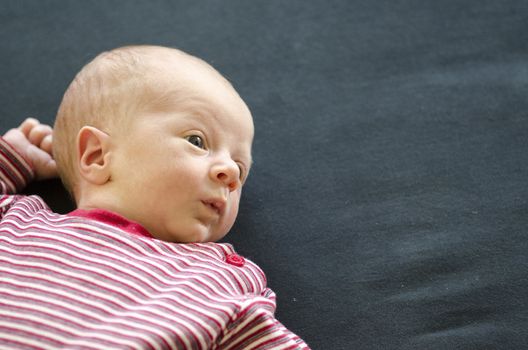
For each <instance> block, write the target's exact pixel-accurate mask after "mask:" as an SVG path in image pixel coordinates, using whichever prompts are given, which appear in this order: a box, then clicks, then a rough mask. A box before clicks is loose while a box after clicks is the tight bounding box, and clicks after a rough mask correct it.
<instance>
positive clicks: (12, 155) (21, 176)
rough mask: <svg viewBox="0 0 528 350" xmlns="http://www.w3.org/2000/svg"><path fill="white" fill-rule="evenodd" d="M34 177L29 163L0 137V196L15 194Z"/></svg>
mask: <svg viewBox="0 0 528 350" xmlns="http://www.w3.org/2000/svg"><path fill="white" fill-rule="evenodd" d="M34 177H35V174H34V171H33V168H32V167H31V164H30V163H29V161H28V160H26V159H25V158H24V157H23V156H22V155H21V154H19V153H18V152H17V151H15V149H14V148H13V147H12V146H11V145H10V144H9V143H7V142H6V141H5V140H4V139H3V138H2V137H0V194H14V193H17V192H19V191H21V190H23V189H24V188H25V187H26V185H27V184H28V183H29V182H31V181H32V180H33V178H34Z"/></svg>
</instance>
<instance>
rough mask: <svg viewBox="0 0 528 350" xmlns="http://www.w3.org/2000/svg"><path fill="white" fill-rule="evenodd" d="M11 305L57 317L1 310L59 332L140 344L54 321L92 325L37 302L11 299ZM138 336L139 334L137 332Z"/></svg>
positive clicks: (129, 344)
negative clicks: (61, 319)
mask: <svg viewBox="0 0 528 350" xmlns="http://www.w3.org/2000/svg"><path fill="white" fill-rule="evenodd" d="M9 305H10V306H14V307H21V308H29V309H31V310H35V311H40V312H42V313H44V314H46V315H53V316H55V317H54V318H43V317H40V316H37V315H32V314H28V313H25V312H23V313H21V312H16V311H9V310H3V311H1V314H2V315H7V316H11V317H15V318H17V319H20V320H27V321H32V322H36V323H41V324H45V325H46V326H48V327H52V328H55V329H56V330H57V331H59V332H68V333H72V334H74V335H75V336H77V337H78V336H81V335H82V336H83V337H93V338H95V339H99V340H103V341H107V342H110V343H116V344H121V345H128V346H131V347H136V348H138V344H137V343H136V342H130V341H128V340H127V338H123V337H117V336H115V337H113V336H109V335H106V334H104V333H99V332H94V331H88V330H85V329H79V328H74V327H70V326H68V325H67V324H66V323H62V322H61V323H59V322H55V321H53V319H55V318H64V319H65V320H69V321H71V322H75V323H78V324H81V325H83V326H85V327H92V326H91V325H89V324H88V323H86V322H79V321H80V320H76V318H74V317H70V316H67V315H65V314H64V313H62V312H57V311H56V310H50V309H47V308H43V307H40V306H39V305H35V304H30V303H24V302H17V301H13V300H10V301H9ZM19 325H20V323H17V325H16V327H17V328H18V327H19ZM94 328H96V329H97V327H94ZM39 332H42V330H41V329H39ZM50 334H51V333H50ZM53 334H54V336H56V337H61V336H60V335H58V334H57V333H53ZM136 336H139V334H136ZM50 338H53V337H50ZM138 349H139V348H138Z"/></svg>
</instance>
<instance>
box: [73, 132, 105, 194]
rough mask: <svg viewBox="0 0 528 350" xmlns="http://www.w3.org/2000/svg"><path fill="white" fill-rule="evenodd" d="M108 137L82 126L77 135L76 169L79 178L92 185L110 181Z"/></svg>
mask: <svg viewBox="0 0 528 350" xmlns="http://www.w3.org/2000/svg"><path fill="white" fill-rule="evenodd" d="M109 149H110V136H109V135H108V134H107V133H105V132H103V131H101V130H99V129H97V128H94V127H92V126H84V127H82V128H81V130H80V131H79V133H78V134H77V156H78V158H77V159H78V160H79V161H78V164H77V165H78V169H79V175H80V176H81V178H83V179H85V180H86V181H88V182H90V183H92V184H94V185H103V184H105V183H106V182H108V180H109V179H110V170H109V168H110V167H109V157H108V155H109V152H108V151H109Z"/></svg>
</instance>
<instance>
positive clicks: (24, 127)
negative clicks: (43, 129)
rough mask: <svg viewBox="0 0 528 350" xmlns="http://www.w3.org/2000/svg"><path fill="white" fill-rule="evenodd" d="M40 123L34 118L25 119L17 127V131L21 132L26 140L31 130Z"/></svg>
mask: <svg viewBox="0 0 528 350" xmlns="http://www.w3.org/2000/svg"><path fill="white" fill-rule="evenodd" d="M39 124H40V122H39V121H38V120H37V119H35V118H27V119H26V120H24V121H23V122H22V124H20V126H19V127H18V130H20V131H22V133H23V134H24V136H26V139H29V134H30V133H31V130H33V128H34V127H35V126H37V125H39Z"/></svg>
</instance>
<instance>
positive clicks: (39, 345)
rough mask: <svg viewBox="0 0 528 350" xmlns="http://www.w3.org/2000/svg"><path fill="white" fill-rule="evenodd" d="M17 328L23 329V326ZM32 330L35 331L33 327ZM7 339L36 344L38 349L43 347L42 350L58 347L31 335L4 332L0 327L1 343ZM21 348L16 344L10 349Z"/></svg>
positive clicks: (29, 344)
mask: <svg viewBox="0 0 528 350" xmlns="http://www.w3.org/2000/svg"><path fill="white" fill-rule="evenodd" d="M1 324H2V321H1V320H0V325H1ZM9 325H10V324H9ZM10 328H13V327H11V325H10ZM17 328H19V329H22V327H17ZM31 331H33V329H31ZM33 334H34V333H33ZM6 340H11V341H13V342H18V343H22V344H24V345H26V346H34V347H36V348H38V349H42V350H47V349H50V350H52V349H56V347H52V346H50V345H49V344H48V343H44V342H41V341H38V340H35V339H32V338H29V337H22V336H18V335H16V334H13V333H6V332H3V331H2V330H1V329H0V344H1V343H2V341H6ZM19 348H20V347H19V346H18V345H15V346H14V347H10V349H19ZM3 349H6V348H3Z"/></svg>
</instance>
